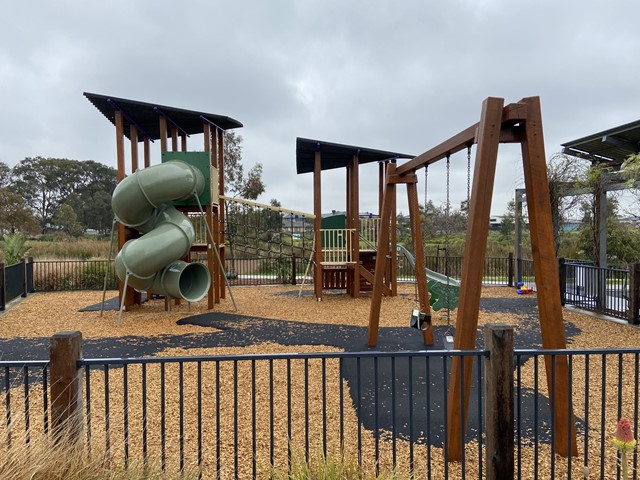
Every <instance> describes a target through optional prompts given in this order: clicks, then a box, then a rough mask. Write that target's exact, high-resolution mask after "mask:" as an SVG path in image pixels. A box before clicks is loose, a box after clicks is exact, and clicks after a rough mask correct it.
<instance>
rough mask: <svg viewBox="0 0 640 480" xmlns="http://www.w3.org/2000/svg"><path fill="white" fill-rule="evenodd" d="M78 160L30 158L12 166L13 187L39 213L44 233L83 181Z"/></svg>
mask: <svg viewBox="0 0 640 480" xmlns="http://www.w3.org/2000/svg"><path fill="white" fill-rule="evenodd" d="M79 163H80V162H76V161H73V160H68V159H66V158H43V157H35V158H30V157H27V158H25V159H24V160H22V161H21V162H20V163H19V164H18V165H16V166H15V167H14V168H13V172H12V173H13V179H14V187H13V190H14V191H15V192H16V193H18V194H20V195H22V197H23V198H24V199H25V200H26V202H27V204H28V205H29V206H30V207H31V208H33V210H34V211H35V212H36V214H37V216H38V217H39V219H40V227H41V229H42V231H43V232H44V231H45V229H46V226H47V224H48V223H50V222H51V218H52V217H53V214H54V213H55V211H56V210H57V209H58V207H59V206H60V205H61V204H62V202H63V201H64V200H65V199H66V198H67V197H68V196H69V195H70V194H72V193H73V192H74V191H75V190H76V189H77V187H78V186H79V185H80V184H81V181H82V170H81V166H80V165H79Z"/></svg>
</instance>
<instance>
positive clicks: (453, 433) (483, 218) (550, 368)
mask: <svg viewBox="0 0 640 480" xmlns="http://www.w3.org/2000/svg"><path fill="white" fill-rule="evenodd" d="M500 143H520V145H521V148H522V160H523V166H524V179H525V187H526V193H527V198H528V199H529V202H527V206H528V209H529V224H530V231H531V246H532V252H533V265H534V273H535V278H536V286H537V291H538V311H539V321H540V331H541V334H542V347H543V348H544V349H565V348H566V339H565V334H564V321H563V316H562V306H561V304H560V295H559V292H560V286H559V278H558V265H557V261H556V255H555V249H554V241H553V224H552V220H551V205H550V200H549V185H548V180H547V166H546V157H545V150H544V137H543V130H542V114H541V109H540V99H539V97H528V98H523V99H522V100H520V101H519V102H516V103H511V104H509V105H507V106H504V99H502V98H495V97H489V98H487V99H485V100H484V102H483V104H482V111H481V115H480V121H479V122H478V123H476V124H474V125H471V126H470V127H468V128H466V129H465V130H463V131H461V132H460V133H458V134H457V135H454V136H453V137H451V138H449V139H448V140H445V141H444V142H442V143H440V144H439V145H437V146H435V147H434V148H432V149H430V150H428V151H426V152H424V153H422V154H421V155H418V156H417V157H415V158H413V159H412V160H409V161H408V162H406V163H404V164H402V165H398V166H396V165H395V164H390V165H389V166H388V167H389V168H388V169H387V173H386V181H385V186H384V196H383V204H382V209H381V210H382V211H381V215H380V217H381V221H380V225H381V228H380V231H379V237H378V248H379V251H378V256H377V259H376V266H375V276H374V284H373V296H372V300H371V309H370V312H369V327H368V344H369V346H375V345H376V344H377V338H378V325H379V322H380V307H381V302H382V295H383V293H384V288H383V287H384V283H383V275H384V259H385V258H386V256H387V255H388V254H389V251H388V248H389V232H390V226H391V218H392V208H393V205H394V204H395V198H396V186H397V185H398V184H405V185H406V186H407V196H408V202H409V215H410V223H411V237H412V240H413V247H414V252H415V259H416V280H417V285H418V295H419V303H420V309H421V311H422V312H424V313H426V314H427V315H429V314H430V306H429V292H428V290H427V279H426V273H425V262H424V249H423V245H421V240H422V227H421V224H420V214H419V210H418V192H417V178H418V177H417V175H416V170H418V169H420V168H424V167H426V166H427V165H430V164H432V163H435V162H437V161H439V160H442V159H444V158H447V156H450V155H452V154H454V153H456V152H459V151H460V150H463V149H465V148H468V146H469V145H471V144H477V148H476V161H475V168H474V175H473V185H472V190H471V199H470V205H469V219H468V227H467V234H466V241H465V250H464V256H463V261H462V274H461V279H460V281H461V290H460V301H459V304H458V314H457V320H456V332H455V337H454V346H453V348H454V350H473V349H475V344H476V332H477V327H478V315H479V311H480V293H481V289H482V275H483V270H484V259H485V255H486V247H487V237H488V233H489V218H490V214H491V211H490V210H491V198H492V195H493V187H494V179H495V173H496V163H497V158H498V147H499V144H500ZM423 340H424V344H425V345H433V343H434V342H433V329H429V330H426V331H424V332H423ZM472 368H473V358H472V357H461V356H453V358H452V364H451V371H450V377H449V392H448V400H447V401H448V410H447V425H448V435H447V446H448V453H449V460H451V461H459V460H461V458H462V451H463V448H464V437H463V434H462V432H464V431H466V425H467V414H468V405H469V396H470V390H471V383H472ZM545 368H546V374H547V384H548V388H549V392H554V400H555V405H554V407H555V408H554V411H553V412H552V414H553V416H554V433H555V439H556V444H555V447H556V453H558V454H560V455H562V456H565V457H566V456H568V455H569V454H571V455H577V452H578V450H577V443H576V431H575V419H574V415H573V409H572V406H571V403H570V398H569V369H568V360H567V356H566V355H555V356H554V357H553V360H552V357H551V356H545ZM461 370H462V371H461ZM463 405H464V408H463ZM462 422H464V429H461V428H460V425H461V424H462Z"/></svg>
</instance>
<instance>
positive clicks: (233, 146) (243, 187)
mask: <svg viewBox="0 0 640 480" xmlns="http://www.w3.org/2000/svg"><path fill="white" fill-rule="evenodd" d="M224 184H225V189H226V191H227V193H228V195H230V196H233V197H241V198H245V199H248V200H255V199H257V198H258V197H259V196H260V195H261V194H263V193H264V190H265V184H264V183H263V181H262V164H261V163H256V164H255V165H254V166H253V167H251V169H250V170H249V172H248V173H247V174H246V176H245V174H244V166H243V165H242V136H241V135H238V134H237V133H235V132H230V131H225V132H224Z"/></svg>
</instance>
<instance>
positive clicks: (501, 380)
mask: <svg viewBox="0 0 640 480" xmlns="http://www.w3.org/2000/svg"><path fill="white" fill-rule="evenodd" d="M484 343H485V348H486V349H487V350H489V356H487V357H485V360H484V364H485V369H484V372H485V375H484V394H485V405H484V407H485V409H484V413H485V424H486V427H485V428H486V431H485V434H486V438H487V443H486V450H485V453H486V466H487V480H494V479H495V480H500V479H503V478H514V460H513V457H514V453H513V452H514V408H513V406H514V405H513V382H514V378H513V327H512V326H509V325H498V324H489V325H487V326H486V327H485V328H484Z"/></svg>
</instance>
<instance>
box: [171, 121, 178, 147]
mask: <svg viewBox="0 0 640 480" xmlns="http://www.w3.org/2000/svg"><path fill="white" fill-rule="evenodd" d="M171 151H173V152H177V151H178V129H177V128H176V127H175V125H172V126H171Z"/></svg>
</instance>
